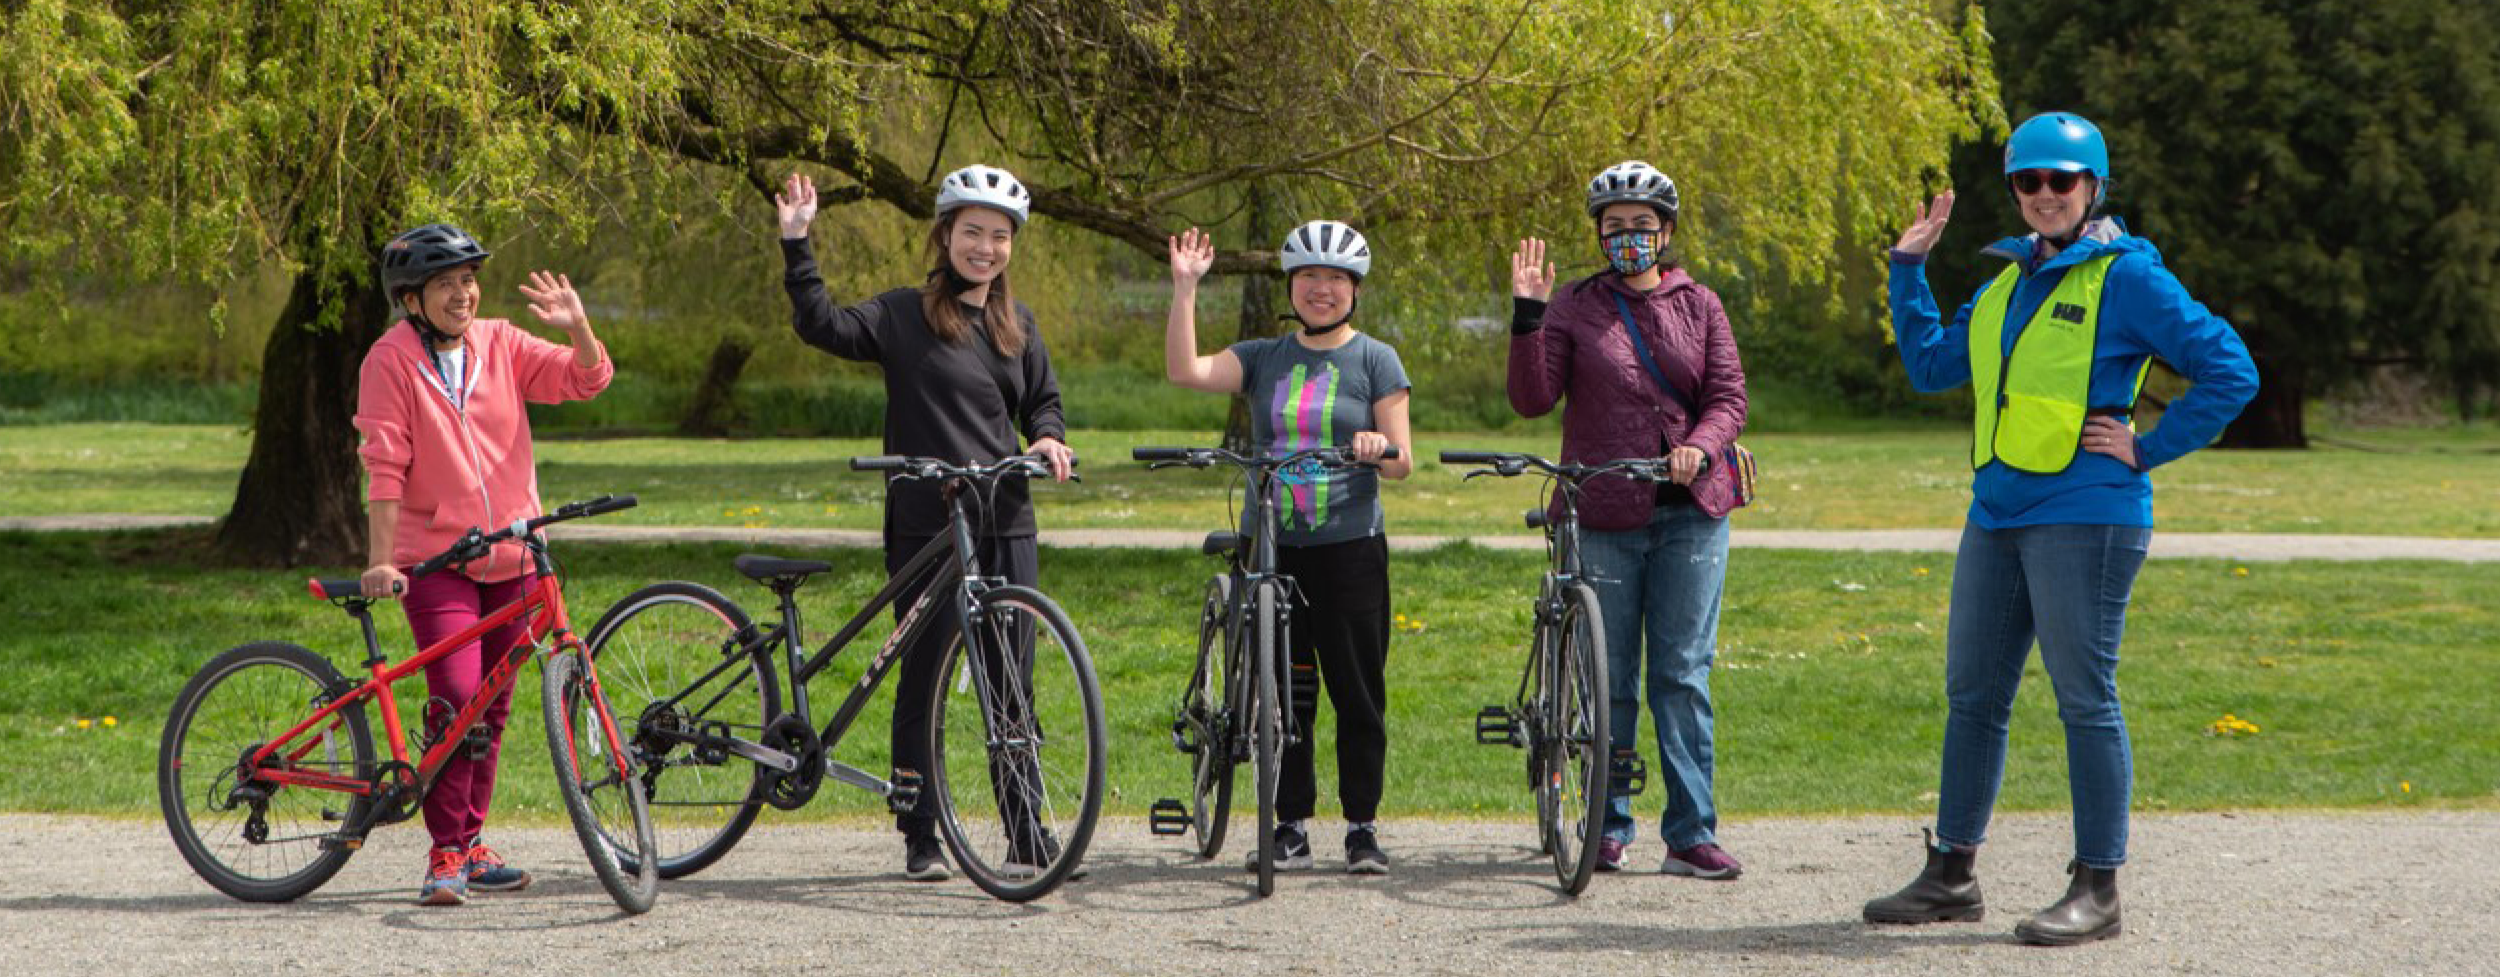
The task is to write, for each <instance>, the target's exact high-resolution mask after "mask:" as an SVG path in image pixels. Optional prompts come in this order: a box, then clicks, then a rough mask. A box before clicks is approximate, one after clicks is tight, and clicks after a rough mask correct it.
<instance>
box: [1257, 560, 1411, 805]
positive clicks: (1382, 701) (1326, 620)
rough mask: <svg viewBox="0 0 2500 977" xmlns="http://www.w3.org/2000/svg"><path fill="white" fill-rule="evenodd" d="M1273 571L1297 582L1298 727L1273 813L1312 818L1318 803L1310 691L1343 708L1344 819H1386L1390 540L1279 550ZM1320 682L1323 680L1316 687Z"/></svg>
mask: <svg viewBox="0 0 2500 977" xmlns="http://www.w3.org/2000/svg"><path fill="white" fill-rule="evenodd" d="M1276 566H1277V569H1278V570H1280V571H1282V572H1284V573H1286V574H1288V575H1290V576H1292V577H1293V579H1294V583H1295V585H1296V587H1295V589H1296V590H1297V591H1299V592H1300V594H1301V598H1302V599H1301V600H1300V601H1297V602H1296V603H1295V604H1294V608H1293V642H1292V652H1291V658H1290V663H1291V665H1292V668H1291V669H1290V670H1288V671H1287V672H1286V673H1285V674H1286V675H1288V676H1290V677H1291V678H1292V685H1293V687H1294V692H1293V696H1292V698H1293V712H1294V717H1293V721H1294V728H1296V729H1298V730H1300V731H1301V737H1300V739H1299V740H1298V741H1297V742H1295V743H1294V744H1293V745H1292V746H1288V747H1286V748H1285V757H1284V760H1285V769H1284V778H1283V780H1282V781H1281V782H1280V783H1278V784H1277V785H1276V817H1277V819H1278V820H1280V821H1299V820H1301V819H1303V818H1307V817H1310V816H1311V814H1312V813H1313V809H1314V808H1315V807H1316V806H1317V804H1318V801H1319V783H1318V775H1317V774H1316V773H1315V772H1314V768H1313V766H1312V755H1313V752H1312V750H1313V745H1312V742H1311V740H1312V736H1311V730H1312V728H1313V724H1314V723H1315V722H1316V721H1317V720H1318V718H1319V696H1318V695H1316V694H1314V693H1315V692H1316V690H1315V689H1314V688H1313V686H1314V685H1317V686H1322V687H1325V688H1326V689H1327V690H1328V702H1329V705H1330V707H1331V708H1333V709H1335V710H1336V712H1337V794H1338V800H1339V801H1340V802H1342V803H1343V805H1344V807H1345V819H1346V820H1347V821H1348V822H1352V823H1356V824H1360V823H1362V822H1365V821H1370V820H1372V819H1373V818H1375V817H1377V816H1378V815H1379V813H1380V786H1381V770H1382V767H1383V765H1384V764H1385V763H1386V761H1387V759H1388V754H1389V724H1388V714H1389V689H1388V685H1387V683H1386V682H1385V681H1384V677H1383V676H1384V673H1385V671H1386V669H1387V666H1388V663H1389V540H1388V538H1387V537H1383V536H1372V537H1368V538H1365V539H1356V540H1348V541H1346V542H1343V543H1327V544H1322V545H1319V546H1279V547H1277V548H1276ZM1313 679H1317V681H1316V682H1315V681H1313Z"/></svg>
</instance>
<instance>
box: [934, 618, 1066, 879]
mask: <svg viewBox="0 0 2500 977" xmlns="http://www.w3.org/2000/svg"><path fill="white" fill-rule="evenodd" d="M937 677H938V683H937V687H936V689H935V690H934V691H933V692H932V695H933V697H934V699H935V701H934V702H933V703H932V704H931V709H930V714H929V734H930V742H929V757H930V760H931V763H930V765H931V766H932V767H934V768H935V769H933V770H931V771H930V779H929V786H930V788H931V789H933V790H935V791H936V792H937V797H938V808H937V811H938V825H939V828H940V829H941V830H942V831H943V832H944V833H945V835H946V843H947V846H948V847H949V848H950V849H952V850H953V852H954V855H955V863H956V864H957V865H959V866H962V868H963V870H964V874H965V875H966V876H969V877H971V879H972V881H973V884H975V885H978V886H980V887H981V889H982V890H983V891H985V892H988V893H989V894H991V895H993V896H996V897H998V898H1000V899H1005V900H1007V901H1009V902H1023V901H1025V900H1028V899H1033V898H1036V897H1039V896H1041V895H1043V894H1045V893H1048V892H1049V891H1051V890H1052V889H1055V888H1058V886H1059V884H1060V883H1061V882H1063V881H1065V880H1067V878H1068V877H1069V875H1070V874H1071V873H1073V872H1074V871H1076V867H1077V865H1078V864H1080V863H1081V862H1082V861H1083V860H1084V858H1085V849H1086V846H1087V845H1089V844H1091V843H1092V842H1093V839H1094V821H1095V819H1096V818H1097V817H1098V816H1100V815H1101V813H1102V794H1103V770H1104V756H1103V753H1104V750H1105V749H1106V745H1105V743H1106V739H1107V737H1108V734H1107V733H1106V731H1105V726H1104V719H1103V712H1102V691H1101V690H1100V689H1099V688H1097V687H1096V686H1095V684H1094V663H1093V659H1091V658H1090V657H1088V656H1087V655H1086V653H1085V642H1084V641H1083V640H1082V639H1080V638H1078V637H1077V633H1076V627H1075V626H1074V625H1072V624H1070V623H1068V615H1067V612H1065V611H1062V610H1060V609H1059V605H1058V604H1056V603H1053V602H1052V601H1051V599H1050V598H1049V597H1046V596H1043V595H1042V593H1041V592H1039V591H1036V590H1034V589H1032V588H1030V587H1015V586H1010V587H1000V588H998V589H995V590H992V591H990V592H988V593H985V594H983V595H981V599H980V602H979V603H978V604H977V605H976V616H975V619H974V620H973V621H972V622H971V626H970V627H969V628H968V629H966V631H965V632H964V633H963V634H962V635H961V636H959V637H958V639H957V640H955V641H954V642H952V643H951V644H950V647H948V649H947V651H946V658H945V660H944V661H943V662H942V663H941V664H940V665H939V667H938V673H937Z"/></svg>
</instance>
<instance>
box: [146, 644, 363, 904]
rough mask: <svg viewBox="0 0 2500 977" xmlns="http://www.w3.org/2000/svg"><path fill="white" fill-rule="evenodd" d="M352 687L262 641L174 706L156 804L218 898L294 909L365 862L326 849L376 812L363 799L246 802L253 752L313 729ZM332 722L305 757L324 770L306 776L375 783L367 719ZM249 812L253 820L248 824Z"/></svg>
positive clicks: (231, 653)
mask: <svg viewBox="0 0 2500 977" xmlns="http://www.w3.org/2000/svg"><path fill="white" fill-rule="evenodd" d="M344 681H345V680H344V679H343V678H341V676H340V675H339V670H338V668H337V667H336V666H333V665H332V664H330V660H329V659H327V658H323V657H321V656H320V655H317V654H314V653H313V652H311V651H309V650H307V649H305V648H303V647H301V646H298V645H292V644H287V643H284V642H276V641H264V642H255V643H252V644H247V645H242V646H240V647H236V648H232V649H229V650H227V651H225V652H223V653H221V654H219V655H218V656H217V657H215V658H212V659H210V660H209V662H208V664H206V665H203V666H201V668H200V670H199V671H198V672H197V673H195V674H193V675H192V676H191V679H190V681H188V682H186V683H184V685H183V687H182V691H181V693H180V694H178V695H176V696H175V697H174V708H173V712H172V713H171V715H169V716H168V717H167V719H166V721H165V731H164V735H163V737H162V738H161V739H160V740H159V741H158V744H157V754H156V771H157V774H156V786H157V803H158V806H159V807H160V808H161V809H162V810H163V812H164V815H165V826H166V829H167V830H168V831H169V832H171V833H172V835H173V839H174V847H175V848H176V849H178V850H180V851H181V852H182V860H183V861H185V862H189V863H190V865H191V870H192V871H194V872H198V873H199V875H200V878H202V879H204V880H206V881H207V882H208V884H209V885H211V886H214V887H216V889H217V890H218V891H220V892H223V893H225V894H227V895H229V896H233V897H234V898H237V899H241V900H243V901H245V902H289V901H292V900H295V899H298V898H301V897H302V896H304V895H305V894H307V893H310V892H312V891H313V890H315V889H318V888H320V887H321V886H322V884H323V883H326V882H328V881H330V877H331V876H334V875H337V874H338V871H339V869H340V868H341V867H344V866H345V865H346V864H347V859H348V858H349V857H350V856H352V855H354V854H355V851H354V850H353V849H351V848H348V847H346V846H344V845H331V846H328V847H326V848H325V846H324V845H323V844H322V839H324V838H326V837H328V836H330V835H331V834H332V833H333V832H334V831H335V830H336V828H337V825H338V824H340V823H346V824H357V823H362V821H363V818H364V816H365V814H366V809H367V807H368V805H369V804H370V803H371V802H370V801H369V800H367V799H366V798H364V797H362V796H359V795H355V794H350V793H346V792H344V791H328V790H317V789H312V788H304V787H275V786H270V787H263V788H258V790H262V791H265V792H266V793H265V794H263V795H261V796H258V797H255V798H253V799H252V800H250V801H246V802H242V803H238V802H237V800H236V798H237V796H238V794H237V791H238V789H239V788H238V785H236V783H235V779H236V776H237V775H238V774H240V773H241V770H240V763H241V761H242V758H243V756H244V755H245V753H246V752H247V751H249V750H251V749H252V748H254V747H256V746H258V745H260V744H262V743H266V742H268V740H269V737H272V736H275V735H277V734H279V733H283V732H285V731H287V730H288V729H291V728H293V727H294V726H295V724H297V723H300V722H302V721H304V719H305V718H307V717H309V716H310V715H311V714H312V710H313V708H314V703H315V702H316V701H318V700H320V699H321V698H322V697H323V696H324V695H325V694H327V693H328V692H329V691H330V690H333V689H337V688H340V687H341V686H342V685H343V684H344ZM333 715H334V717H335V718H334V720H333V721H332V722H331V724H330V725H329V726H328V727H327V728H326V729H324V730H322V731H321V732H319V733H316V734H309V735H310V736H311V737H312V738H311V740H309V741H308V743H309V744H310V745H313V746H315V747H316V748H315V750H314V751H313V752H311V753H307V754H306V755H305V757H306V758H307V759H309V760H312V761H314V762H311V763H299V764H297V766H298V767H299V768H310V769H322V770H326V771H327V772H331V773H338V774H342V775H347V776H353V777H355V778H357V779H360V780H370V779H371V778H372V776H373V772H374V753H373V735H372V733H371V731H370V730H369V729H368V727H367V726H366V722H365V714H364V709H363V708H362V707H361V706H358V707H355V708H349V709H342V710H340V711H339V712H337V713H335V714H333ZM342 745H343V746H345V747H346V748H347V752H348V757H347V760H346V762H345V763H344V764H341V763H340V762H339V757H338V751H339V748H340V747H341V746H342ZM243 803H248V804H249V805H250V811H249V813H238V812H239V811H241V810H242V809H243ZM332 804H338V805H342V806H343V808H344V810H343V812H342V811H341V810H339V809H334V808H332V807H331V806H330V805H332ZM273 817H274V821H273ZM255 821H257V822H258V825H259V827H258V828H255V827H254V824H255ZM254 835H259V837H258V838H257V839H255V838H254V837H253V836H254Z"/></svg>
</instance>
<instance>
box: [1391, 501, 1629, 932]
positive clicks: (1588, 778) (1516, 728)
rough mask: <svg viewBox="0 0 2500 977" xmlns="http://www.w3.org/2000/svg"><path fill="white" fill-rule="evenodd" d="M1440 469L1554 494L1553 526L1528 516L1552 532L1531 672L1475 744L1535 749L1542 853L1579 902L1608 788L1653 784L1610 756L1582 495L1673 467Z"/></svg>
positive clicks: (1621, 752)
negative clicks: (1599, 482)
mask: <svg viewBox="0 0 2500 977" xmlns="http://www.w3.org/2000/svg"><path fill="white" fill-rule="evenodd" d="M1441 463H1442V464H1445V465H1482V466H1485V467H1482V468H1479V469H1476V470H1475V471H1471V472H1468V473H1467V476H1466V477H1467V478H1470V479H1473V478H1477V477H1479V476H1484V475H1497V476H1501V477H1504V478H1511V477H1516V476H1519V475H1528V474H1534V475H1540V476H1543V477H1544V478H1546V479H1548V480H1549V481H1550V482H1551V483H1552V485H1553V493H1554V497H1555V499H1556V503H1557V504H1555V505H1554V506H1553V507H1552V509H1553V513H1554V516H1555V517H1556V518H1549V516H1548V513H1547V507H1545V506H1539V507H1537V508H1534V509H1530V510H1528V513H1527V524H1528V528H1530V529H1542V530H1544V531H1545V542H1546V546H1545V551H1546V555H1547V557H1548V559H1549V562H1550V565H1549V566H1548V567H1547V569H1546V571H1545V577H1544V580H1543V581H1542V582H1541V583H1539V584H1538V586H1537V596H1536V621H1535V624H1534V625H1533V626H1532V627H1533V630H1532V632H1531V637H1530V639H1529V643H1528V663H1527V667H1526V669H1525V670H1524V671H1523V672H1522V673H1521V674H1520V676H1519V690H1518V692H1517V694H1516V695H1515V696H1514V697H1513V698H1512V700H1511V704H1510V705H1508V706H1486V707H1484V710H1483V711H1482V712H1480V713H1477V714H1476V742H1478V743H1483V744H1487V745H1493V746H1512V747H1524V748H1526V749H1527V751H1528V789H1529V790H1531V791H1533V792H1535V794H1536V823H1537V846H1538V851H1540V852H1543V853H1545V854H1549V855H1552V856H1553V858H1554V876H1555V878H1557V879H1559V880H1560V881H1561V882H1562V887H1563V891H1565V892H1569V893H1571V894H1573V895H1578V894H1580V892H1581V891H1582V890H1585V889H1587V888H1588V885H1589V876H1590V875H1591V874H1593V873H1594V872H1595V870H1596V867H1597V846H1598V842H1599V841H1600V840H1601V839H1602V838H1603V836H1604V835H1605V831H1606V797H1607V794H1608V791H1609V783H1608V782H1609V780H1611V781H1612V782H1613V783H1612V788H1611V789H1612V791H1613V792H1614V793H1616V794H1620V795H1622V796H1626V797H1629V796H1634V795H1637V794H1639V793H1640V792H1641V786H1642V781H1643V780H1644V779H1645V778H1646V771H1644V770H1643V769H1642V767H1641V760H1640V755H1639V753H1638V752H1637V751H1635V750H1632V749H1629V748H1624V749H1610V748H1609V743H1608V735H1609V723H1608V718H1607V694H1608V693H1607V686H1606V634H1605V631H1604V630H1603V628H1602V626H1601V623H1600V618H1599V617H1598V605H1597V592H1596V591H1595V590H1594V589H1592V588H1591V587H1590V586H1589V584H1588V580H1589V577H1588V574H1587V572H1586V570H1585V568H1583V567H1582V566H1581V563H1580V491H1581V487H1582V486H1583V485H1585V484H1586V483H1587V482H1588V480H1589V479H1592V478H1596V477H1598V476H1600V475H1609V474H1614V475H1622V476H1624V477H1627V478H1631V479H1635V480H1638V481H1644V482H1658V481H1664V480H1666V478H1667V461H1666V459H1663V458H1627V459H1623V460H1619V461H1610V462H1607V463H1605V464H1602V465H1569V464H1563V465H1558V464H1555V463H1553V462H1550V461H1547V460H1545V459H1543V458H1538V457H1536V456H1534V455H1522V454H1505V453H1499V452H1489V451H1444V452H1442V453H1441Z"/></svg>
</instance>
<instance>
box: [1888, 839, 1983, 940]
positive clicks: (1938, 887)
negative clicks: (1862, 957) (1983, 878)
mask: <svg viewBox="0 0 2500 977" xmlns="http://www.w3.org/2000/svg"><path fill="white" fill-rule="evenodd" d="M1978 857H1979V850H1978V849H1975V848H1954V847H1952V846H1949V845H1938V844H1936V836H1935V834H1934V833H1933V832H1930V833H1928V835H1927V867H1926V868H1924V869H1921V870H1920V871H1919V873H1918V878H1915V879H1912V880H1910V884H1908V885H1905V886H1902V887H1901V891H1899V892H1895V893H1893V894H1891V895H1888V896H1885V897H1883V898H1881V899H1877V900H1874V901H1872V902H1869V903H1867V904H1866V921H1867V922H1870V923H1976V922H1978V921H1979V920H1980V918H1981V917H1982V916H1985V915H1986V914H1987V909H1986V908H1985V907H1983V906H1982V905H1981V904H1980V902H1979V879H1978V878H1976V877H1974V876H1973V875H1971V862H1972V861H1974V860H1976V859H1977V858H1978Z"/></svg>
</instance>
